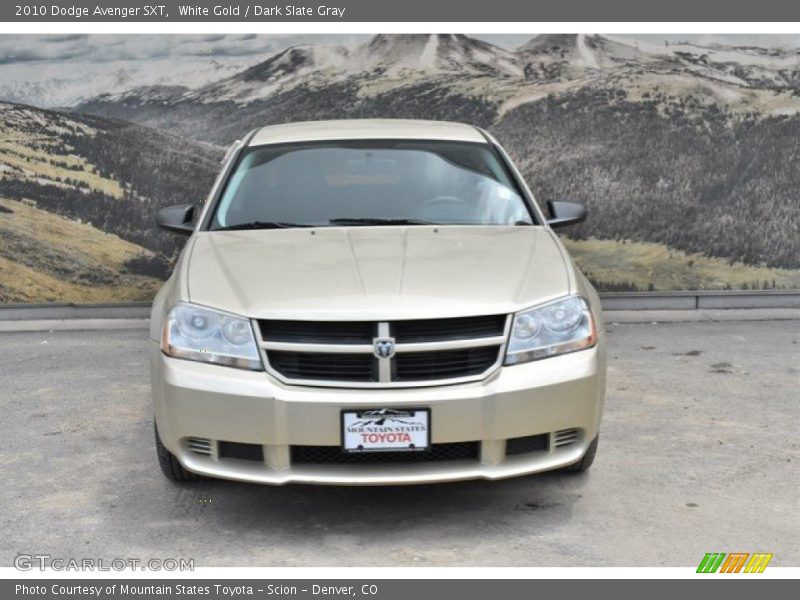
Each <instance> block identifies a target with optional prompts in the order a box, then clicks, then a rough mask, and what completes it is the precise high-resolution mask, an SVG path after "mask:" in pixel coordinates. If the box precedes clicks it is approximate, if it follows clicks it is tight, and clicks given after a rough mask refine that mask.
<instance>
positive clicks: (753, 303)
mask: <svg viewBox="0 0 800 600" xmlns="http://www.w3.org/2000/svg"><path fill="white" fill-rule="evenodd" d="M600 298H601V301H602V303H603V309H604V310H606V311H615V310H701V309H726V308H798V309H800V290H754V291H745V290H724V291H696V292H603V293H601V294H600ZM149 316H150V303H149V302H118V303H107V304H80V303H74V302H51V303H37V304H0V321H25V320H37V319H62V320H63V319H146V318H147V317H149Z"/></svg>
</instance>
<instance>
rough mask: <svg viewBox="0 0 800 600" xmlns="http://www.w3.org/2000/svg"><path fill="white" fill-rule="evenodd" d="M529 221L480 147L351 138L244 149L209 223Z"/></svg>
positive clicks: (492, 157) (510, 185) (496, 163)
mask: <svg viewBox="0 0 800 600" xmlns="http://www.w3.org/2000/svg"><path fill="white" fill-rule="evenodd" d="M531 222H532V219H531V215H530V212H529V211H528V209H527V207H526V204H525V202H524V201H523V199H522V198H521V197H520V194H519V192H518V191H517V187H516V185H515V183H514V182H513V180H512V179H511V178H510V176H509V174H508V172H507V170H506V168H505V167H504V165H503V164H502V163H501V162H500V159H498V157H497V156H496V154H495V153H494V151H493V149H492V148H491V147H490V146H488V145H486V144H474V143H458V142H431V141H359V142H352V143H351V142H336V143H319V144H297V145H276V146H261V147H255V148H252V149H250V150H248V151H246V152H245V154H244V155H243V157H242V158H241V159H240V160H239V164H238V165H237V168H236V169H235V171H234V173H233V175H232V176H231V178H230V180H229V181H228V184H227V186H226V188H225V191H224V193H223V195H222V198H221V200H220V202H219V205H218V208H217V210H216V212H215V214H214V218H213V220H212V223H211V227H210V228H211V229H225V228H227V229H231V228H234V229H246V228H247V227H246V225H247V224H248V223H293V224H297V225H305V226H308V225H312V226H341V225H346V226H357V225H391V224H425V223H437V224H446V225H448V224H463V225H514V224H518V223H531Z"/></svg>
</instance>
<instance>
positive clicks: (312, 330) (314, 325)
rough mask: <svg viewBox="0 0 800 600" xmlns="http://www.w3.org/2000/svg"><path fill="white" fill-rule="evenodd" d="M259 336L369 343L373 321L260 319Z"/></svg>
mask: <svg viewBox="0 0 800 600" xmlns="http://www.w3.org/2000/svg"><path fill="white" fill-rule="evenodd" d="M259 325H260V327H261V337H262V338H264V339H265V340H270V341H274V342H298V343H301V344H371V343H372V338H374V337H375V333H376V332H375V323H372V322H369V321H276V320H271V321H261V322H260V323H259Z"/></svg>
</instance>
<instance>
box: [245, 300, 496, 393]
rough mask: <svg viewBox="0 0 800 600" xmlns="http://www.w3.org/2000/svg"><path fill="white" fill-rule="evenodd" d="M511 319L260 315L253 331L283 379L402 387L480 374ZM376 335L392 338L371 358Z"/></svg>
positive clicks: (491, 360)
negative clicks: (384, 353)
mask: <svg viewBox="0 0 800 600" xmlns="http://www.w3.org/2000/svg"><path fill="white" fill-rule="evenodd" d="M315 324H318V325H319V327H318V329H317V328H315ZM510 324H511V319H510V317H509V316H508V315H490V316H486V317H455V318H447V319H419V320H413V321H375V322H366V321H356V322H332V321H321V322H313V321H267V320H264V321H258V322H256V323H255V325H256V327H255V329H256V332H257V334H258V344H259V347H260V348H261V352H262V356H263V358H264V361H265V364H266V365H267V369H268V371H269V372H270V373H271V374H272V375H273V376H275V377H276V378H278V379H280V380H281V381H284V382H285V383H290V384H298V385H303V384H305V385H315V386H317V385H322V386H332V387H409V386H413V385H444V384H450V383H461V382H464V381H473V380H477V379H480V378H482V377H485V376H486V375H487V374H488V373H489V372H491V371H492V370H493V369H495V368H497V367H499V366H500V363H501V361H502V357H503V354H504V351H505V346H506V342H507V338H508V328H509V327H510ZM368 332H369V335H370V336H371V337H370V338H369V340H366V339H365V336H366V335H367V333H368ZM471 336H472V337H471ZM376 338H381V339H382V340H385V339H387V338H388V339H390V340H393V341H394V354H393V355H392V356H390V357H388V358H387V357H383V358H378V357H377V356H376V355H375V347H374V340H375V339H376ZM365 341H368V342H369V343H365Z"/></svg>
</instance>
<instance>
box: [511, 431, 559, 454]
mask: <svg viewBox="0 0 800 600" xmlns="http://www.w3.org/2000/svg"><path fill="white" fill-rule="evenodd" d="M549 448H550V436H549V435H548V434H546V433H543V434H540V435H526V436H525V437H518V438H511V439H509V440H506V456H516V455H518V454H528V453H529V452H539V451H541V450H548V449H549Z"/></svg>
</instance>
